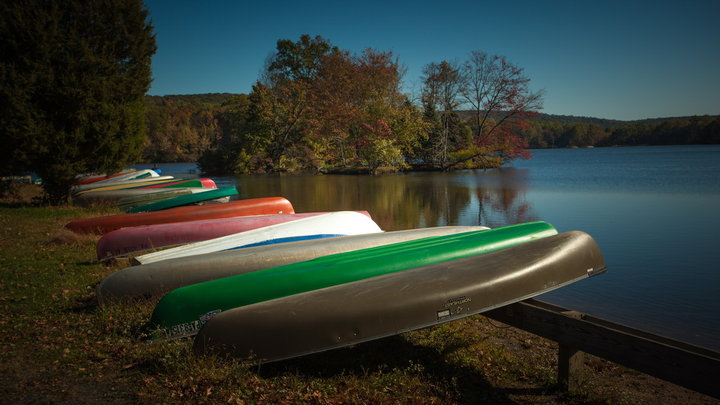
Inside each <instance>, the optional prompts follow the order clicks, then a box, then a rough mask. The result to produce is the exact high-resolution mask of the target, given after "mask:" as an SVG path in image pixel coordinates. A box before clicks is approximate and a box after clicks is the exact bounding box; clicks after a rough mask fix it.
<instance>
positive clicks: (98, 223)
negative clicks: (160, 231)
mask: <svg viewBox="0 0 720 405" xmlns="http://www.w3.org/2000/svg"><path fill="white" fill-rule="evenodd" d="M293 213H295V210H294V209H293V206H292V204H290V201H288V200H287V199H286V198H283V197H264V198H251V199H247V200H237V201H231V202H228V203H225V204H212V205H195V206H187V207H177V208H170V209H167V210H163V211H155V212H141V213H137V214H119V215H108V216H104V217H95V218H84V219H76V220H74V221H70V222H69V223H68V224H67V225H65V227H66V228H67V229H69V230H71V231H73V232H76V233H96V234H100V235H102V234H105V233H108V232H110V231H114V230H115V229H120V228H124V227H131V226H140V225H152V224H167V223H170V222H185V221H197V220H202V219H217V218H230V217H239V216H244V215H270V214H293Z"/></svg>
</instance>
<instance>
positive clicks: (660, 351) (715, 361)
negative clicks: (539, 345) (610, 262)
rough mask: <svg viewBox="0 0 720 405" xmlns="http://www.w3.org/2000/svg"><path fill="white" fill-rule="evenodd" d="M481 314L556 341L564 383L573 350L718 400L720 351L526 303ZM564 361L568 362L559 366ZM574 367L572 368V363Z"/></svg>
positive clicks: (570, 384) (578, 314)
mask: <svg viewBox="0 0 720 405" xmlns="http://www.w3.org/2000/svg"><path fill="white" fill-rule="evenodd" d="M483 315H485V316H487V317H489V318H492V319H495V320H497V321H500V322H503V323H506V324H508V325H511V326H514V327H517V328H520V329H524V330H526V331H528V332H531V333H534V334H536V335H539V336H542V337H544V338H547V339H550V340H554V341H556V342H558V343H559V344H560V346H561V348H563V349H561V351H565V352H564V353H560V354H561V357H563V359H561V360H562V361H561V363H560V364H561V367H567V371H568V376H567V381H566V383H567V384H568V387H572V386H573V383H571V380H572V379H573V377H572V376H571V375H570V374H573V373H575V372H576V369H577V364H576V363H577V361H578V359H577V358H574V356H575V355H576V353H577V351H583V352H586V353H590V354H593V355H595V356H598V357H602V358H604V359H607V360H610V361H612V362H614V363H617V364H621V365H623V366H626V367H630V368H632V369H635V370H638V371H641V372H643V373H646V374H649V375H652V376H655V377H658V378H661V379H663V380H666V381H668V382H671V383H674V384H677V385H680V386H683V387H686V388H689V389H691V390H694V391H697V392H701V393H703V394H706V395H710V396H713V397H715V398H720V379H719V377H718V376H720V353H718V352H715V351H712V350H709V349H705V348H702V347H698V346H694V345H690V344H687V343H684V342H680V341H676V340H673V339H669V338H666V337H663V336H659V335H655V334H652V333H649V332H645V331H642V330H639V329H634V328H630V327H627V326H624V325H620V324H616V323H613V322H610V321H607V320H603V319H600V318H595V317H592V316H589V315H587V314H581V313H577V312H574V311H572V312H570V311H568V310H567V309H566V308H562V307H559V306H556V305H552V304H548V303H545V302H542V301H539V300H535V299H530V300H525V301H522V302H519V303H516V304H511V305H507V306H505V307H501V308H498V309H494V310H492V311H488V312H485V313H484V314H483ZM563 363H567V364H563ZM571 363H575V364H571ZM560 382H561V384H562V383H563V381H560Z"/></svg>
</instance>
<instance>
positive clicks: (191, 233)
mask: <svg viewBox="0 0 720 405" xmlns="http://www.w3.org/2000/svg"><path fill="white" fill-rule="evenodd" d="M320 214H323V213H322V212H309V213H302V214H281V215H254V216H248V217H237V218H222V219H207V220H203V221H187V222H175V223H169V224H156V225H145V226H136V227H132V228H122V229H118V230H115V231H112V232H108V233H106V234H105V235H103V236H102V238H100V240H99V241H98V244H97V256H98V259H100V260H106V259H110V258H115V257H122V256H126V255H128V254H131V253H138V252H142V251H146V250H150V249H157V248H162V247H168V246H175V245H181V244H185V243H191V242H198V241H202V240H208V239H213V238H219V237H221V236H226V235H230V234H233V233H239V232H245V231H250V230H253V229H258V228H262V227H266V226H270V225H276V224H281V223H285V222H290V221H294V220H296V219H302V218H309V217H312V216H317V215H320Z"/></svg>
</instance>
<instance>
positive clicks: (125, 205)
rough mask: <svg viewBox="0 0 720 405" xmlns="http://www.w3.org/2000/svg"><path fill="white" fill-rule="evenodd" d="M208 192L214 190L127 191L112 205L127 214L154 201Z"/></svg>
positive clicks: (140, 189) (185, 188) (162, 189)
mask: <svg viewBox="0 0 720 405" xmlns="http://www.w3.org/2000/svg"><path fill="white" fill-rule="evenodd" d="M210 190H214V189H212V188H205V187H173V188H167V189H165V188H161V189H143V188H139V189H132V190H124V191H127V193H119V195H120V197H116V198H115V199H114V203H115V206H117V207H118V208H120V209H121V210H123V211H126V212H127V210H129V209H131V208H133V207H137V206H139V205H145V204H150V203H153V202H155V201H161V200H167V199H168V198H173V197H179V196H181V195H187V194H192V193H198V192H205V191H210ZM111 192H112V191H108V193H111ZM133 194H134V195H133Z"/></svg>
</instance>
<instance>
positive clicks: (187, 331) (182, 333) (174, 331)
mask: <svg viewBox="0 0 720 405" xmlns="http://www.w3.org/2000/svg"><path fill="white" fill-rule="evenodd" d="M220 312H222V310H221V309H216V310H214V311H210V312H208V313H206V314H205V315H202V316H201V317H200V319H198V320H196V321H192V322H187V323H181V324H179V325H173V326H171V327H169V328H165V329H164V330H163V331H164V332H165V337H166V338H167V339H180V338H183V337H188V336H194V335H197V333H198V332H199V331H200V328H201V327H202V326H203V325H204V324H205V322H207V321H208V320H210V318H212V317H213V316H215V315H217V314H219V313H220Z"/></svg>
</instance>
